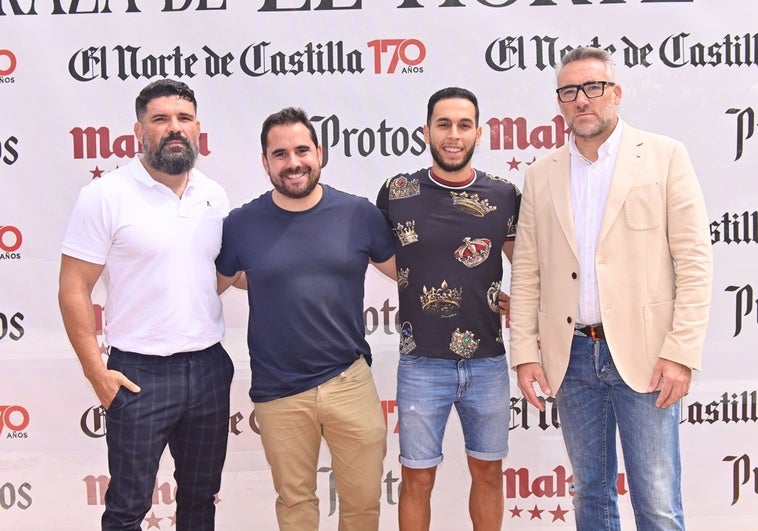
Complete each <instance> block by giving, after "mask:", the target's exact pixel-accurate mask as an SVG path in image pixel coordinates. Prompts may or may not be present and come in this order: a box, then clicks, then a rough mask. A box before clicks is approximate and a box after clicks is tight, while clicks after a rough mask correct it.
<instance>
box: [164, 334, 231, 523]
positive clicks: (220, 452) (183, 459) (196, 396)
mask: <svg viewBox="0 0 758 531" xmlns="http://www.w3.org/2000/svg"><path fill="white" fill-rule="evenodd" d="M186 357H187V362H188V371H189V372H188V393H189V396H188V400H187V402H188V403H187V410H186V412H185V414H184V416H183V417H182V420H181V421H180V422H179V424H178V425H177V427H176V429H175V430H174V433H173V434H172V435H171V437H170V438H169V449H170V450H171V455H173V456H174V462H175V465H176V467H175V468H176V470H175V472H174V477H175V478H176V485H177V492H176V528H177V530H178V531H185V530H186V531H212V530H213V529H214V522H215V514H216V503H215V501H216V500H215V496H216V494H217V493H218V491H219V489H220V488H221V470H222V469H223V466H224V460H225V458H226V442H227V438H228V436H229V387H230V385H231V383H232V376H233V374H234V364H233V363H232V360H231V359H229V356H228V355H227V353H226V351H225V350H224V349H223V347H222V346H221V345H220V344H218V345H215V346H213V347H211V348H209V349H207V350H205V351H201V352H198V353H192V354H187V355H186Z"/></svg>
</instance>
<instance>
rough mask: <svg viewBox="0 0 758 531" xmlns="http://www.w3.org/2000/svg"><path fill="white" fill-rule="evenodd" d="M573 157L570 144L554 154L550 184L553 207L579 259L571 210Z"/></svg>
mask: <svg viewBox="0 0 758 531" xmlns="http://www.w3.org/2000/svg"><path fill="white" fill-rule="evenodd" d="M570 173H571V159H570V154H569V150H568V146H564V147H563V148H561V149H559V150H558V151H556V152H555V153H554V154H553V165H552V166H551V168H550V175H549V178H548V185H549V187H550V195H551V198H552V200H553V208H555V214H556V216H557V218H558V222H559V223H560V226H561V231H563V236H564V237H565V238H566V241H567V242H568V243H569V246H570V247H571V250H572V251H573V253H574V256H575V257H576V258H577V260H578V259H579V252H578V250H577V247H576V231H575V230H574V216H573V214H572V212H571V183H570Z"/></svg>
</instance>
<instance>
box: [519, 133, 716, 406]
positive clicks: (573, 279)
mask: <svg viewBox="0 0 758 531" xmlns="http://www.w3.org/2000/svg"><path fill="white" fill-rule="evenodd" d="M569 173H570V155H569V149H568V145H565V146H563V147H561V148H560V149H558V150H556V151H554V152H552V153H550V154H548V155H546V156H544V157H542V158H540V159H539V160H537V161H536V162H535V163H533V164H532V165H531V166H530V167H529V169H528V170H527V172H526V178H525V183H524V190H523V196H522V201H521V211H520V213H519V220H518V229H517V232H516V244H515V250H514V255H513V266H512V277H511V365H512V366H513V367H516V366H518V365H520V364H522V363H527V362H540V361H541V363H542V366H543V369H544V371H545V375H546V377H547V380H548V383H549V384H550V386H551V389H552V391H553V393H555V392H557V391H558V389H559V388H560V385H561V382H562V381H563V377H564V375H565V374H566V368H567V367H568V362H569V354H570V347H571V339H572V336H573V333H574V325H575V316H576V311H577V304H578V300H579V277H580V274H579V273H580V272H579V260H578V254H577V244H576V236H575V231H574V222H573V219H572V211H571V192H570V188H569ZM595 266H596V270H597V282H598V289H599V293H600V307H601V315H602V324H603V328H604V331H605V335H606V339H607V341H608V346H609V348H610V351H611V355H612V357H613V360H614V363H615V365H616V367H617V369H618V371H619V374H620V375H621V377H622V378H623V379H624V381H625V382H626V383H627V385H629V386H630V387H631V388H632V389H634V390H636V391H638V392H646V391H647V388H648V385H649V384H650V379H651V377H652V370H653V366H654V365H655V363H656V361H657V360H658V358H659V357H660V358H665V359H668V360H672V361H675V362H678V363H681V364H683V365H686V366H688V367H691V368H693V369H698V370H699V369H700V368H701V359H702V348H703V341H704V338H705V331H706V326H707V322H708V312H709V306H710V296H711V277H712V274H713V258H712V253H711V242H710V232H709V222H708V215H707V212H706V208H705V201H704V200H703V193H702V191H701V189H700V185H699V184H698V181H697V178H696V176H695V172H694V170H693V168H692V165H691V163H690V160H689V156H688V155H687V152H686V150H685V148H684V146H683V145H682V144H681V143H679V142H677V141H675V140H672V139H670V138H666V137H663V136H660V135H654V134H651V133H646V132H644V131H640V130H637V129H634V128H632V127H629V126H628V125H626V124H625V125H624V129H623V131H622V137H621V145H620V147H619V152H618V158H617V160H616V167H615V169H614V172H613V179H612V182H611V187H610V191H609V194H608V201H607V204H606V207H605V212H604V214H603V221H602V226H601V229H600V238H599V242H598V247H597V253H596V256H595ZM538 339H539V345H540V347H541V349H540V348H538V343H537V340H538Z"/></svg>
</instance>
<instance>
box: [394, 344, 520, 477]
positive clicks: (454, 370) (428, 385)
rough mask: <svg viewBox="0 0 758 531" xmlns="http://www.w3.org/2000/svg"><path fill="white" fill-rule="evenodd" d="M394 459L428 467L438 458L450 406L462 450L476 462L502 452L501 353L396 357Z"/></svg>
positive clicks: (504, 376) (505, 408)
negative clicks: (455, 357)
mask: <svg viewBox="0 0 758 531" xmlns="http://www.w3.org/2000/svg"><path fill="white" fill-rule="evenodd" d="M397 405H398V410H399V417H400V434H399V435H400V463H401V464H402V465H403V466H406V467H408V468H415V469H421V468H431V467H435V466H437V465H439V464H440V463H441V462H442V438H443V436H444V434H445V426H446V425H447V419H448V417H449V416H450V410H451V409H452V406H453V405H455V409H456V410H457V411H458V416H459V417H460V419H461V427H462V428H463V437H464V440H465V443H466V454H468V455H470V456H471V457H473V458H475V459H480V460H482V461H499V460H501V459H504V458H505V457H506V456H507V455H508V421H509V416H510V383H509V376H508V361H507V360H506V358H505V354H502V355H500V356H493V357H491V358H476V359H460V360H450V359H439V358H424V357H417V356H408V355H406V354H401V355H400V362H399V364H398V370H397Z"/></svg>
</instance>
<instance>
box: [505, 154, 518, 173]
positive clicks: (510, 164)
mask: <svg viewBox="0 0 758 531" xmlns="http://www.w3.org/2000/svg"><path fill="white" fill-rule="evenodd" d="M507 164H508V171H510V170H518V167H519V164H521V161H520V160H516V157H513V158H512V159H511V160H509V161H508V162H507Z"/></svg>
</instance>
